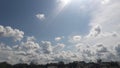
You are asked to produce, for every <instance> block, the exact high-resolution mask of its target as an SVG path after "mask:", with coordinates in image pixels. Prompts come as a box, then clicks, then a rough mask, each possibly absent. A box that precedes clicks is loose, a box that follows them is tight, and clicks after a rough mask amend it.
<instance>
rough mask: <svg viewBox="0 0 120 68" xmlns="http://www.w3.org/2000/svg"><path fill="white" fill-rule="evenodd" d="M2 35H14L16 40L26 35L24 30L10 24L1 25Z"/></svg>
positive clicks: (0, 34)
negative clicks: (14, 27)
mask: <svg viewBox="0 0 120 68" xmlns="http://www.w3.org/2000/svg"><path fill="white" fill-rule="evenodd" d="M0 37H12V38H13V39H14V40H15V41H17V40H18V41H20V40H21V39H22V38H23V37H24V32H23V31H20V30H18V29H13V28H11V27H10V26H6V27H4V26H2V25H0Z"/></svg>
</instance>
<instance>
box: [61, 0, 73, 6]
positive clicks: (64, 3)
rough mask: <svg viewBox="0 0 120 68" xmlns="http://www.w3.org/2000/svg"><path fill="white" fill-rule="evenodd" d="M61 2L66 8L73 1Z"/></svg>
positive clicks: (63, 0)
mask: <svg viewBox="0 0 120 68" xmlns="http://www.w3.org/2000/svg"><path fill="white" fill-rule="evenodd" d="M60 1H61V4H63V5H64V6H66V5H68V4H69V3H70V2H71V0H60Z"/></svg>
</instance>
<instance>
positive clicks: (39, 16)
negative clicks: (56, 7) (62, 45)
mask: <svg viewBox="0 0 120 68" xmlns="http://www.w3.org/2000/svg"><path fill="white" fill-rule="evenodd" d="M36 17H37V18H38V19H40V20H44V19H45V14H37V15H36Z"/></svg>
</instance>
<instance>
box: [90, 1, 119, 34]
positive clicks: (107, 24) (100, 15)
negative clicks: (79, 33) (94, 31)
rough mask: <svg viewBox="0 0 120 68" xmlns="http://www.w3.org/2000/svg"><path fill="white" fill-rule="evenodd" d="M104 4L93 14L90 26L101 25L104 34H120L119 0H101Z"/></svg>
mask: <svg viewBox="0 0 120 68" xmlns="http://www.w3.org/2000/svg"><path fill="white" fill-rule="evenodd" d="M101 1H102V2H103V3H106V2H107V3H108V4H105V5H103V4H101V5H100V4H98V5H99V6H98V5H96V6H97V9H96V10H94V12H92V20H91V23H90V25H92V26H96V25H101V27H102V29H103V32H106V31H107V32H112V31H117V32H120V31H119V30H120V23H119V21H120V19H119V17H120V13H119V12H120V1H119V0H101Z"/></svg>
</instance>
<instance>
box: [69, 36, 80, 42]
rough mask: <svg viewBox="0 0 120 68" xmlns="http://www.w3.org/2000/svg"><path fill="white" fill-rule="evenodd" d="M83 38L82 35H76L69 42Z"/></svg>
mask: <svg viewBox="0 0 120 68" xmlns="http://www.w3.org/2000/svg"><path fill="white" fill-rule="evenodd" d="M81 38H82V37H81V36H80V35H74V36H71V37H70V38H69V42H72V43H78V42H80V41H81Z"/></svg>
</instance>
